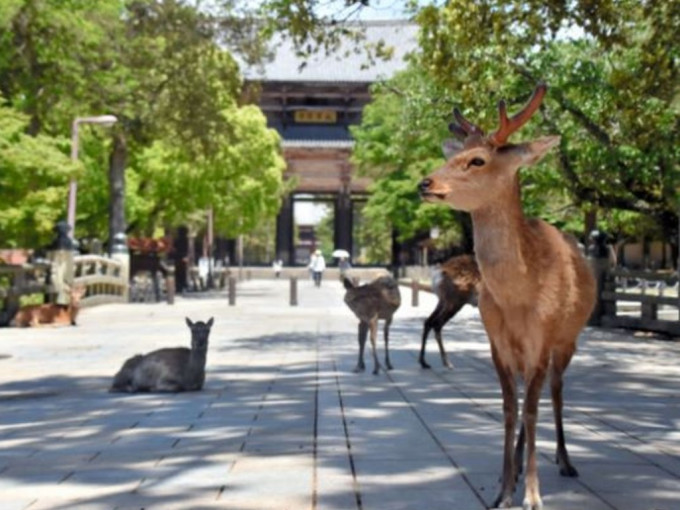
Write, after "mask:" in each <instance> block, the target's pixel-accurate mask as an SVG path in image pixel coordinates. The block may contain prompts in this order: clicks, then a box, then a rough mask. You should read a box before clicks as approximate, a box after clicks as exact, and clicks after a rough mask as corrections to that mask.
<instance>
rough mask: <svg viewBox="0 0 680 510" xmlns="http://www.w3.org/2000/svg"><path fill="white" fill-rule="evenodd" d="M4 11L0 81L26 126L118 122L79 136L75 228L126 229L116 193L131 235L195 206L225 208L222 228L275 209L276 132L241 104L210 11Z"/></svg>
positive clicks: (128, 7)
mask: <svg viewBox="0 0 680 510" xmlns="http://www.w3.org/2000/svg"><path fill="white" fill-rule="evenodd" d="M0 16H2V17H1V18H0V76H2V80H0V87H2V91H3V92H4V93H5V94H6V97H7V98H8V101H9V102H10V104H12V105H14V106H15V107H16V108H18V109H19V110H21V111H24V112H26V113H27V114H28V115H29V118H30V124H29V127H28V130H29V132H30V133H33V134H35V133H48V134H56V133H68V132H69V130H70V124H71V121H72V120H73V118H74V117H76V116H79V115H90V114H99V113H111V114H115V115H116V116H117V117H118V119H119V122H118V123H117V124H116V126H115V127H114V128H113V130H112V131H111V132H112V133H113V138H112V140H107V139H106V136H108V133H102V132H101V130H97V131H96V132H95V130H83V131H82V133H81V151H80V157H81V160H82V162H83V164H84V166H85V169H86V171H85V172H84V173H83V175H82V176H81V180H80V181H79V189H80V193H79V195H80V196H79V201H78V203H79V207H78V222H77V235H78V236H81V235H84V234H87V235H92V234H99V235H101V232H102V230H103V228H102V224H105V223H106V218H108V220H109V222H110V223H111V224H110V231H112V232H117V231H119V230H121V229H122V228H123V226H124V225H125V223H126V218H125V216H124V215H123V213H124V210H123V207H122V203H123V197H124V195H123V190H125V196H126V198H127V201H126V207H125V209H126V212H127V221H128V222H129V227H128V230H132V231H138V232H141V231H144V232H148V231H150V230H153V229H154V228H156V227H157V226H159V224H162V225H168V223H167V221H173V220H177V221H180V219H182V218H187V217H188V214H189V212H188V209H189V208H190V207H195V208H196V210H198V211H200V210H201V208H204V207H207V205H212V206H213V207H215V208H216V211H217V212H218V213H219V212H220V211H222V215H221V216H219V215H218V217H217V218H216V219H217V225H218V228H223V229H224V230H225V232H224V233H234V232H235V233H239V232H242V231H244V230H245V229H247V228H252V227H253V226H254V225H255V224H256V222H257V220H258V219H259V218H261V217H262V216H263V215H271V214H273V212H272V211H273V210H274V209H275V208H276V206H277V205H278V200H279V197H280V194H281V188H282V183H281V178H280V177H281V172H282V163H281V160H280V157H279V156H278V153H279V147H278V138H276V136H275V134H274V133H271V132H269V131H267V130H266V127H265V124H264V118H263V117H262V115H261V114H260V113H259V112H258V111H257V109H254V107H245V108H240V107H239V105H238V98H239V95H240V88H241V77H240V74H239V71H238V66H237V64H236V62H235V60H234V59H233V58H232V56H231V55H230V53H229V52H227V51H225V50H224V49H223V48H222V47H221V46H220V45H219V44H218V43H217V40H218V38H224V37H223V35H224V34H221V33H220V30H221V29H222V28H224V25H220V24H219V23H217V19H216V17H215V16H214V15H213V14H212V13H210V12H208V11H204V10H198V9H197V8H196V6H195V5H190V4H188V3H186V2H182V1H178V0H163V1H160V2H156V1H151V0H134V1H129V2H126V1H123V0H103V1H95V0H91V1H90V0H78V1H76V0H65V1H56V0H15V1H14V2H13V3H11V4H9V5H8V6H5V7H4V8H3V9H2V10H0ZM232 21H233V20H232ZM232 39H233V38H232ZM251 57H252V55H251ZM253 58H254V57H253ZM147 163H148V164H150V165H151V168H145V167H144V165H145V164H147ZM161 163H162V164H163V165H164V166H162V167H160V166H158V165H160V164H161ZM154 165H155V166H154ZM106 166H108V167H109V174H108V176H107V175H106V172H105V171H104V170H103V167H106ZM126 178H127V180H128V182H127V186H126V185H125V179H126ZM172 178H174V180H172ZM156 179H160V180H161V181H162V182H165V183H168V187H167V189H166V190H165V191H164V192H163V193H160V192H157V186H156V184H155V183H154V182H153V180H156ZM107 184H110V185H111V186H110V188H109V189H107V188H108V186H107ZM150 190H151V191H153V193H151V192H150ZM171 192H172V193H174V195H173V194H171ZM194 192H195V193H196V195H195V196H194V195H192V193H194ZM110 202H111V203H112V204H113V208H112V210H107V209H106V204H109V203H110ZM61 211H62V214H63V208H62V209H61ZM192 217H195V216H192ZM236 217H240V218H241V220H240V221H238V222H237V221H235V219H234V218H236ZM227 218H229V219H227ZM237 224H238V226H236V225H237Z"/></svg>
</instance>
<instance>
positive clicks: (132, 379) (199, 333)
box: [109, 318, 213, 393]
mask: <svg viewBox="0 0 680 510" xmlns="http://www.w3.org/2000/svg"><path fill="white" fill-rule="evenodd" d="M186 323H187V326H189V329H190V330H191V349H187V348H186V347H175V348H166V349H158V350H155V351H152V352H150V353H148V354H137V355H136V356H133V357H131V358H129V359H128V360H126V361H125V363H123V366H122V367H121V369H120V370H119V371H118V373H117V374H116V375H115V376H114V377H113V383H112V384H111V388H110V389H109V391H111V392H124V393H136V392H140V391H156V392H179V391H199V390H201V389H202V388H203V383H204V382H205V363H206V359H207V352H208V336H209V335H210V328H211V327H212V325H213V319H212V318H211V319H210V320H209V321H208V322H201V321H197V322H192V321H191V320H189V319H188V318H186Z"/></svg>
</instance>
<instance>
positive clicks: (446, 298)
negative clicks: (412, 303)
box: [418, 255, 481, 368]
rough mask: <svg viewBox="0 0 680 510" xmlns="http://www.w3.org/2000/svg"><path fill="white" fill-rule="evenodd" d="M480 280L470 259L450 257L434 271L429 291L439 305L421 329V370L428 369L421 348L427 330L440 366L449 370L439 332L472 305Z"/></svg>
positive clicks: (423, 349)
mask: <svg viewBox="0 0 680 510" xmlns="http://www.w3.org/2000/svg"><path fill="white" fill-rule="evenodd" d="M480 280H481V277H480V275H479V268H478V267H477V262H476V261H475V258H474V257H473V256H472V255H459V256H457V257H451V258H450V259H448V260H447V261H446V262H444V263H443V264H442V265H441V267H439V268H438V269H437V270H436V271H435V273H434V276H433V282H432V290H433V292H434V293H435V294H436V295H437V298H438V299H439V301H438V302H437V306H436V307H435V309H434V311H433V312H432V314H430V316H429V317H428V318H427V319H426V320H425V324H424V325H423V340H422V344H421V347H420V356H419V357H418V362H419V363H420V366H421V367H423V368H431V367H430V365H429V364H428V363H427V362H426V361H425V345H426V344H427V336H428V334H429V333H430V330H431V329H434V336H435V338H436V340H437V345H439V355H440V356H441V359H442V364H443V365H444V366H445V367H447V368H453V365H452V364H451V361H449V357H448V355H447V354H446V350H445V349H444V343H443V341H442V329H443V328H444V326H445V325H446V323H447V322H449V321H450V320H451V319H452V318H453V317H454V316H455V315H456V314H457V313H458V312H459V311H460V309H461V308H463V306H464V305H466V304H467V303H475V304H476V302H477V292H478V286H479V283H480Z"/></svg>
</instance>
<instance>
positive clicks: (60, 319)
mask: <svg viewBox="0 0 680 510" xmlns="http://www.w3.org/2000/svg"><path fill="white" fill-rule="evenodd" d="M86 290H87V289H86V288H85V287H72V288H70V289H69V291H68V293H69V303H68V305H58V304H55V303H45V304H42V305H29V306H23V307H21V308H20V309H19V311H18V312H17V313H16V315H15V316H14V319H12V321H11V322H10V326H16V327H19V328H27V327H37V326H42V325H62V326H65V325H71V326H75V325H76V317H77V315H78V311H79V310H80V300H81V299H82V297H83V296H84V295H85V292H86Z"/></svg>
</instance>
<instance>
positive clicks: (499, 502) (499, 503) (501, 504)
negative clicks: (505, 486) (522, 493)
mask: <svg viewBox="0 0 680 510" xmlns="http://www.w3.org/2000/svg"><path fill="white" fill-rule="evenodd" d="M511 507H512V495H510V496H505V497H504V496H503V495H502V494H500V495H499V496H498V497H497V498H496V501H494V503H493V505H492V506H491V508H511Z"/></svg>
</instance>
